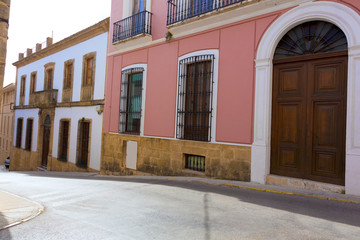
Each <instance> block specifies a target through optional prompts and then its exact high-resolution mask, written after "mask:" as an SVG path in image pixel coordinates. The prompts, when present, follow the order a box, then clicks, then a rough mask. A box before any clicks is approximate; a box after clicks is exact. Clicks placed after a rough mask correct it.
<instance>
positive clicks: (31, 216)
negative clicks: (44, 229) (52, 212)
mask: <svg viewBox="0 0 360 240" xmlns="http://www.w3.org/2000/svg"><path fill="white" fill-rule="evenodd" d="M0 192H4V193H6V194H9V195H11V196H14V197H16V198H20V199H22V200H25V201H28V202H30V203H32V204H34V205H36V206H37V207H38V211H37V212H36V213H35V214H30V216H26V217H24V218H23V219H21V220H18V221H16V222H13V223H10V224H8V225H6V226H0V231H1V230H4V229H7V228H10V227H13V226H16V225H19V224H21V223H24V222H28V221H30V220H31V219H33V218H35V217H37V216H39V215H40V214H41V213H43V212H44V211H45V207H44V206H43V205H41V204H40V203H38V202H35V201H32V200H30V199H27V198H24V197H21V196H18V195H15V194H12V193H9V192H6V191H3V190H1V191H0ZM14 209H15V208H14Z"/></svg>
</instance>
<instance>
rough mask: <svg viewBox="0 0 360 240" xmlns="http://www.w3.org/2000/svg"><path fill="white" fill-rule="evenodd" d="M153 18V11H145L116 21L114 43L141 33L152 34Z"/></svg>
mask: <svg viewBox="0 0 360 240" xmlns="http://www.w3.org/2000/svg"><path fill="white" fill-rule="evenodd" d="M151 19H152V13H151V12H148V11H143V12H139V13H137V14H135V15H133V16H131V17H128V18H125V19H123V20H120V21H118V22H116V23H114V31H113V43H115V42H118V41H121V40H124V39H127V38H131V37H134V36H136V35H139V34H149V35H151Z"/></svg>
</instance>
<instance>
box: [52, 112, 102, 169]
mask: <svg viewBox="0 0 360 240" xmlns="http://www.w3.org/2000/svg"><path fill="white" fill-rule="evenodd" d="M83 118H84V119H87V120H91V124H90V126H91V141H90V146H91V147H90V159H89V167H90V168H92V169H95V170H100V159H101V133H102V114H98V112H97V106H89V107H72V108H57V109H56V110H55V119H54V135H53V148H52V156H54V157H56V156H57V154H58V146H59V128H60V124H59V123H60V120H61V119H71V121H70V134H69V135H70V137H69V158H68V161H69V162H71V163H74V164H75V163H76V145H77V135H78V126H79V124H78V123H79V121H81V120H82V119H83Z"/></svg>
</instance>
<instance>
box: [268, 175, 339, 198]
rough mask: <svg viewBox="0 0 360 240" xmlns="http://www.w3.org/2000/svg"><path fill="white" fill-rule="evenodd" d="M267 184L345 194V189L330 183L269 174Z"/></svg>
mask: <svg viewBox="0 0 360 240" xmlns="http://www.w3.org/2000/svg"><path fill="white" fill-rule="evenodd" d="M266 184H269V185H278V186H288V187H295V188H300V189H306V190H316V191H326V192H333V193H344V192H345V187H344V186H340V185H335V184H330V183H322V182H316V181H311V180H307V179H300V178H291V177H284V176H277V175H272V174H269V175H267V176H266Z"/></svg>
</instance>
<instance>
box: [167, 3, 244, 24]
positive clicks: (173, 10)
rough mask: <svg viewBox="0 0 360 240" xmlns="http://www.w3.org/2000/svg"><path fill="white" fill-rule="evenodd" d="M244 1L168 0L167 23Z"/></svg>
mask: <svg viewBox="0 0 360 240" xmlns="http://www.w3.org/2000/svg"><path fill="white" fill-rule="evenodd" d="M243 1H245V0H168V9H167V25H171V24H174V23H177V22H181V21H184V20H186V19H189V18H192V17H196V16H199V15H201V14H204V13H207V12H211V11H214V10H218V9H220V8H223V7H226V6H230V5H232V4H235V3H241V2H243Z"/></svg>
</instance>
